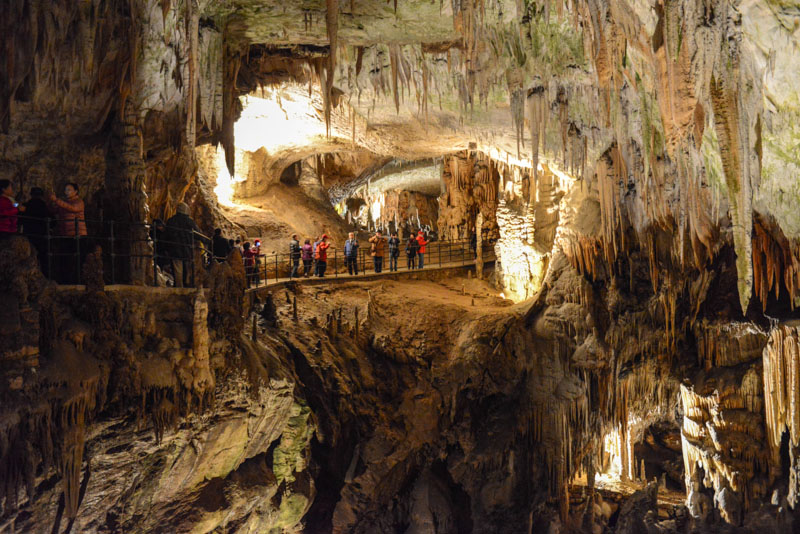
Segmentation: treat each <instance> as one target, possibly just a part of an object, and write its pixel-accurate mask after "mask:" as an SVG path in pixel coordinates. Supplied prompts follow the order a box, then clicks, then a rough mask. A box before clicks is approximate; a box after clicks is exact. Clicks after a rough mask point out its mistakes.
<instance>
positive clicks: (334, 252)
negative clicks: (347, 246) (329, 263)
mask: <svg viewBox="0 0 800 534" xmlns="http://www.w3.org/2000/svg"><path fill="white" fill-rule="evenodd" d="M333 277H334V278H339V269H337V268H336V249H333Z"/></svg>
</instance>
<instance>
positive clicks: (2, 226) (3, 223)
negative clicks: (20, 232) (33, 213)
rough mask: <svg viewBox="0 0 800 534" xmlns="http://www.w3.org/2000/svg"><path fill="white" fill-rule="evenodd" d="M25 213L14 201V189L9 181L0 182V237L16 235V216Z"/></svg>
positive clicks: (23, 208) (22, 207)
mask: <svg viewBox="0 0 800 534" xmlns="http://www.w3.org/2000/svg"><path fill="white" fill-rule="evenodd" d="M20 211H25V207H24V206H20V205H19V204H18V203H17V201H16V200H14V188H13V187H12V186H11V181H10V180H0V237H7V236H10V235H12V234H16V233H17V214H18V213H19V212H20Z"/></svg>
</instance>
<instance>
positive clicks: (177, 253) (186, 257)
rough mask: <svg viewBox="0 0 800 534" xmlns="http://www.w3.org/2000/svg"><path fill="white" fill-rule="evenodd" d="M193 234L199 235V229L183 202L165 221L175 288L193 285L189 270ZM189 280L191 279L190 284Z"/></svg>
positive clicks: (192, 251) (190, 266)
mask: <svg viewBox="0 0 800 534" xmlns="http://www.w3.org/2000/svg"><path fill="white" fill-rule="evenodd" d="M195 232H196V233H198V234H199V233H200V229H199V228H198V227H197V224H195V222H194V220H192V218H191V217H189V206H188V205H187V204H186V203H185V202H180V203H179V204H178V208H177V213H176V214H175V215H173V216H172V217H170V218H169V219H167V240H168V241H169V246H168V250H169V252H170V256H171V257H172V268H173V272H174V273H175V287H191V286H193V285H194V279H193V277H192V276H191V268H192V261H193V258H192V255H193V254H194V250H193V248H192V247H193V245H194V240H195V235H194V234H195ZM190 278H192V280H191V284H190V280H189V279H190Z"/></svg>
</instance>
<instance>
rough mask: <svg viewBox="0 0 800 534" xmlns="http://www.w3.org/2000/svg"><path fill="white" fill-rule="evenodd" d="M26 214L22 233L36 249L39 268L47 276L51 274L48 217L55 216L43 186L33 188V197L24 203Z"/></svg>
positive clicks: (23, 218) (22, 219)
mask: <svg viewBox="0 0 800 534" xmlns="http://www.w3.org/2000/svg"><path fill="white" fill-rule="evenodd" d="M24 206H25V211H24V216H23V217H22V218H21V222H22V233H23V234H24V235H25V236H26V237H27V238H28V240H29V241H30V242H31V245H33V248H35V249H36V254H37V256H38V258H39V268H40V269H41V270H42V273H44V275H45V276H49V273H48V272H47V271H48V265H47V236H48V229H49V228H48V224H49V222H50V221H48V219H52V218H53V214H52V213H51V212H50V208H49V207H48V206H47V202H45V201H44V190H43V189H42V188H41V187H32V188H31V199H30V200H29V201H27V202H25V204H24Z"/></svg>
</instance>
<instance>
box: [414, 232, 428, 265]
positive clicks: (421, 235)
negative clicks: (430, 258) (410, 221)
mask: <svg viewBox="0 0 800 534" xmlns="http://www.w3.org/2000/svg"><path fill="white" fill-rule="evenodd" d="M417 243H418V244H419V250H418V251H417V257H418V258H419V262H418V263H417V269H422V267H423V266H424V261H425V245H427V244H428V243H430V241H426V240H425V234H424V233H423V232H422V230H420V231H419V233H418V234H417Z"/></svg>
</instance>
